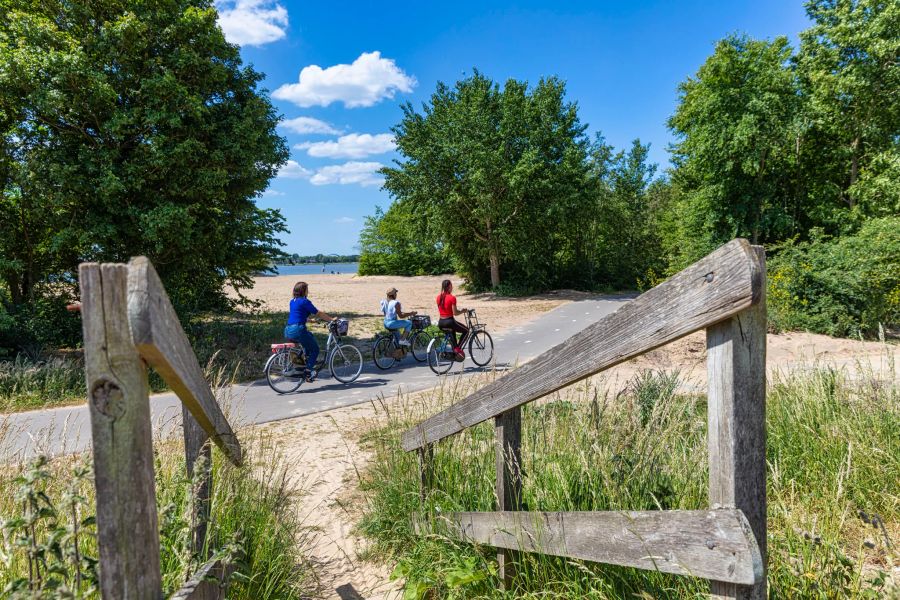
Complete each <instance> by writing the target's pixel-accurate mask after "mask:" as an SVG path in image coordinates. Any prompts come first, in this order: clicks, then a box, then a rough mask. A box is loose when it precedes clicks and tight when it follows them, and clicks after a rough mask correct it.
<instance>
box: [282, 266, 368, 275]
mask: <svg viewBox="0 0 900 600" xmlns="http://www.w3.org/2000/svg"><path fill="white" fill-rule="evenodd" d="M275 268H276V269H277V270H278V275H330V274H331V272H332V271H334V272H335V273H340V274H341V275H345V274H348V273H349V274H351V275H353V274H356V272H357V271H358V270H359V263H328V264H327V265H325V270H324V271H322V265H321V264H312V265H279V266H278V267H275Z"/></svg>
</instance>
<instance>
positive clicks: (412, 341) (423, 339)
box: [372, 315, 431, 371]
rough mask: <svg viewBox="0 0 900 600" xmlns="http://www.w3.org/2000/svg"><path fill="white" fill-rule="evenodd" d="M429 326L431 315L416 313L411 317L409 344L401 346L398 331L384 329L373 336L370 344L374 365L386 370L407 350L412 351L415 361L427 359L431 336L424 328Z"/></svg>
mask: <svg viewBox="0 0 900 600" xmlns="http://www.w3.org/2000/svg"><path fill="white" fill-rule="evenodd" d="M430 326H431V317H429V316H427V315H421V316H420V315H416V316H415V317H413V318H412V330H411V331H410V334H409V339H408V341H409V346H401V345H399V344H398V343H397V339H398V337H399V333H398V332H396V331H391V330H385V331H382V332H381V333H378V334H377V335H376V336H375V341H374V342H373V344H372V361H373V362H374V363H375V366H376V367H378V368H379V369H381V370H382V371H386V370H387V369H390V368H391V367H393V366H394V363H396V362H399V361H401V360H403V357H404V356H406V353H407V352H412V355H413V358H414V359H416V362H425V361H426V360H428V342H429V341H430V340H431V337H430V336H429V335H428V334H427V333H425V329H427V328H428V327H430Z"/></svg>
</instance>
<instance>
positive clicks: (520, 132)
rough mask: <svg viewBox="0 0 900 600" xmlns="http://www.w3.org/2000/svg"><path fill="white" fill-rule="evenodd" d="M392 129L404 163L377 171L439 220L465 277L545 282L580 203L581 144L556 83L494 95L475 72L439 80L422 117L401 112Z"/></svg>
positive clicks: (510, 86) (573, 111)
mask: <svg viewBox="0 0 900 600" xmlns="http://www.w3.org/2000/svg"><path fill="white" fill-rule="evenodd" d="M393 131H394V133H395V135H396V140H397V146H398V150H399V151H400V153H401V154H402V155H403V159H402V160H400V161H397V166H396V167H393V168H386V169H384V171H383V172H384V174H385V177H386V180H385V188H386V189H387V190H388V191H389V192H390V193H391V194H392V195H393V196H394V197H395V198H398V199H400V200H401V201H404V202H407V203H408V204H409V207H410V209H411V210H415V211H423V212H427V213H428V214H429V216H430V218H432V219H435V220H437V222H438V223H439V227H440V230H441V231H442V232H443V236H444V241H445V242H446V243H447V245H448V246H449V248H450V250H451V252H452V253H453V255H454V256H455V257H457V258H458V259H459V262H460V263H461V264H462V266H463V268H464V269H465V270H466V271H467V274H468V275H469V277H470V279H471V280H472V281H473V282H474V283H475V284H477V285H483V284H485V283H487V282H488V281H489V282H490V285H491V286H494V287H496V286H497V285H499V284H500V283H501V271H502V270H506V271H508V272H510V273H513V274H515V275H516V276H517V277H518V278H519V279H520V280H527V281H528V283H529V285H533V286H538V287H539V286H541V285H543V284H545V282H546V280H547V279H548V277H550V276H551V271H552V269H553V268H554V257H555V253H556V252H557V251H558V250H559V249H560V248H561V246H562V245H561V243H560V239H559V236H558V235H557V232H558V231H559V229H560V225H561V224H565V223H567V222H568V221H569V220H570V219H571V217H572V216H573V215H574V214H577V212H578V210H580V207H581V205H582V204H583V202H584V200H585V198H586V195H585V188H586V174H587V166H586V161H585V158H586V154H587V140H586V139H585V136H584V126H583V125H582V124H581V123H580V121H579V119H578V111H577V107H576V105H575V104H573V103H570V102H567V101H566V100H565V86H564V84H563V83H562V82H561V81H560V80H558V79H556V78H550V79H542V80H541V81H540V82H538V84H537V85H536V86H534V87H533V88H529V86H528V84H527V83H525V82H520V81H515V80H509V81H507V82H506V84H505V85H504V86H503V88H502V89H501V88H500V86H499V85H497V84H496V83H494V82H493V81H491V80H490V79H488V78H487V77H485V76H483V75H482V74H481V73H479V72H477V71H476V72H475V74H474V75H472V76H471V77H468V78H466V79H463V80H461V81H459V82H457V84H456V85H455V86H454V87H452V88H451V87H449V86H447V85H445V84H443V83H439V84H438V86H437V90H436V91H435V93H434V94H433V95H432V96H431V98H430V100H429V102H428V103H427V104H426V105H424V106H423V111H422V113H418V112H416V110H415V109H414V108H413V106H412V105H411V104H407V105H406V106H404V109H403V119H402V121H401V122H400V124H399V125H397V126H396V127H395V128H394V129H393ZM486 275H489V279H488V277H487V276H486Z"/></svg>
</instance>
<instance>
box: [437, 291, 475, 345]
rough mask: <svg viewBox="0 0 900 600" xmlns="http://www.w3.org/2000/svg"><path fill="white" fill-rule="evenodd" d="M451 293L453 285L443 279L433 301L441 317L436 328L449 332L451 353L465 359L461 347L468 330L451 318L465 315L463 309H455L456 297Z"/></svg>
mask: <svg viewBox="0 0 900 600" xmlns="http://www.w3.org/2000/svg"><path fill="white" fill-rule="evenodd" d="M452 292H453V283H452V282H451V281H450V280H449V279H445V280H444V281H443V282H442V283H441V293H440V294H438V296H437V298H435V300H437V306H438V314H439V315H440V317H441V318H440V320H439V321H438V327H439V328H440V329H444V330H448V331H450V332H451V335H452V336H453V351H454V352H456V354H457V356H459V357H460V358H465V356H466V354H465V352H463V349H462V347H463V345H464V344H465V343H466V336H468V335H469V328H468V327H466V326H465V325H463V324H462V323H460V322H459V321H457V320H456V319H454V318H453V317H454V316H456V315H462V314H465V312H466V311H465V309H460V308H457V306H456V296H454V295H453V294H452ZM457 333H461V334H462V337H460V339H459V343H457V341H456V334H457Z"/></svg>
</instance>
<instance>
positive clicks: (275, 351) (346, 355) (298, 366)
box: [264, 319, 363, 394]
mask: <svg viewBox="0 0 900 600" xmlns="http://www.w3.org/2000/svg"><path fill="white" fill-rule="evenodd" d="M324 327H327V328H328V341H327V342H326V344H325V352H323V353H322V354H321V358H319V360H318V361H316V365H315V370H316V371H318V372H320V373H321V372H322V369H323V368H324V367H325V365H326V364H327V365H328V369H329V371H331V374H332V375H334V378H335V379H337V380H338V381H340V382H341V383H345V384H348V383H353V382H354V381H356V379H357V377H359V374H360V373H362V365H363V358H362V352H360V351H359V348H357V347H356V346H354V345H353V344H341V337H342V336H344V335H347V331H348V330H349V328H350V323H349V321H347V319H334V320H333V321H329V322H328V323H325V324H324ZM264 372H265V374H266V382H267V383H268V384H269V387H270V388H272V389H273V390H275V391H276V392H278V393H279V394H289V393H291V392H294V391H297V390H298V389H299V388H300V386H301V385H303V382H304V381H306V376H307V375H308V374H309V373H308V370H307V368H306V352H305V351H304V350H303V346H301V345H299V344H296V343H294V342H287V343H283V344H272V356H270V357H269V360H267V361H266V366H265V369H264Z"/></svg>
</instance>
